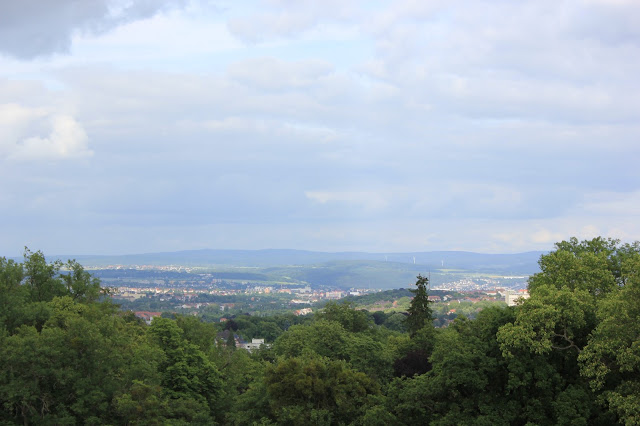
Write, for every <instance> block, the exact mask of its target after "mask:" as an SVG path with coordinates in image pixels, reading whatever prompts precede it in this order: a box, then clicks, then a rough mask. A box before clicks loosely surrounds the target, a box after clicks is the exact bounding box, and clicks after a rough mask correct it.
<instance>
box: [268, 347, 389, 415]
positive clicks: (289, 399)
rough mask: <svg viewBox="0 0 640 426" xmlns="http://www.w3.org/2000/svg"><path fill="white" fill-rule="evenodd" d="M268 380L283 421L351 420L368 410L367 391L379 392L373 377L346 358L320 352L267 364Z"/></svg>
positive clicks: (275, 409)
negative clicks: (325, 355) (348, 363)
mask: <svg viewBox="0 0 640 426" xmlns="http://www.w3.org/2000/svg"><path fill="white" fill-rule="evenodd" d="M265 384H266V387H267V393H268V395H269V399H270V406H271V410H272V413H273V416H274V417H275V420H277V421H278V423H280V424H295V425H299V424H325V425H331V424H349V423H352V422H353V421H355V420H356V419H357V418H358V417H359V416H361V415H362V414H363V413H364V412H365V411H366V407H367V401H368V399H367V397H368V395H375V394H377V393H379V392H380V390H379V388H378V387H377V386H376V383H375V382H374V381H373V380H372V379H371V378H369V377H368V376H367V375H365V374H364V373H360V372H356V371H354V370H352V369H350V368H349V367H348V365H347V364H346V363H345V362H344V361H333V360H329V359H327V358H323V357H317V356H314V357H310V358H307V357H302V358H298V357H296V358H289V359H286V360H283V361H281V362H279V363H278V364H276V365H274V366H271V367H269V368H267V370H266V372H265Z"/></svg>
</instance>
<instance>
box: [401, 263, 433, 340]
mask: <svg viewBox="0 0 640 426" xmlns="http://www.w3.org/2000/svg"><path fill="white" fill-rule="evenodd" d="M417 278H418V279H417V281H416V289H415V290H411V292H412V293H413V294H414V296H413V300H411V305H410V306H409V309H408V312H409V316H408V317H407V319H406V320H405V324H406V326H407V329H408V330H409V334H410V335H411V336H412V337H413V336H415V334H416V333H417V332H418V330H420V329H421V328H422V327H424V326H425V325H428V324H431V321H432V320H433V312H432V311H431V307H430V306H429V304H430V303H431V302H429V293H428V291H427V286H428V285H429V278H427V277H423V276H422V275H418V277H417Z"/></svg>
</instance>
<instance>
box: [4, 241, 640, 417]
mask: <svg viewBox="0 0 640 426" xmlns="http://www.w3.org/2000/svg"><path fill="white" fill-rule="evenodd" d="M540 266H541V272H540V273H538V274H536V275H534V276H532V277H531V279H530V281H529V290H530V294H531V297H530V298H529V299H528V300H526V301H524V302H522V303H521V304H520V305H518V306H515V307H509V308H507V307H500V308H498V307H485V308H484V309H483V310H481V311H480V312H479V313H478V314H477V317H476V318H475V319H467V318H465V316H464V315H460V316H458V318H457V319H456V320H455V321H453V322H452V323H451V324H450V325H449V326H448V327H447V328H444V329H435V328H434V327H433V325H432V322H431V318H432V317H431V315H432V313H431V307H430V305H429V302H428V295H427V291H426V290H427V280H426V279H425V278H424V277H421V276H418V282H417V289H416V290H413V292H414V298H413V300H412V301H410V302H409V301H408V300H407V304H406V305H407V308H408V310H409V316H408V318H407V320H406V321H403V319H404V318H405V316H404V315H402V314H399V313H393V314H387V313H376V314H373V315H369V314H367V313H366V312H362V311H358V310H356V309H354V306H353V305H352V304H350V303H329V304H327V306H326V307H325V310H324V312H322V313H321V314H318V315H316V316H315V318H298V317H293V316H290V315H276V316H272V317H257V316H248V315H237V316H236V317H235V318H234V319H233V320H232V321H229V322H228V323H227V324H226V326H227V327H229V328H233V329H237V332H238V333H239V334H241V335H242V336H244V337H248V338H251V337H262V338H267V340H268V341H273V345H272V348H271V349H260V350H258V351H257V352H255V353H249V352H247V351H244V350H241V349H236V350H232V349H231V348H230V347H228V346H225V345H223V344H218V345H216V344H215V343H214V342H215V337H216V335H217V332H218V331H220V327H221V326H220V325H219V324H211V323H205V322H202V321H201V320H199V319H197V318H194V317H191V316H180V315H177V316H174V317H172V318H171V319H169V318H156V319H154V321H153V322H152V325H151V326H147V325H146V324H145V323H144V322H143V321H141V320H140V319H138V318H136V317H135V316H134V315H133V314H132V313H131V312H122V311H119V310H118V308H117V307H116V306H115V305H113V304H111V303H110V302H107V301H103V299H102V295H103V294H105V290H104V289H102V288H101V286H100V283H99V281H98V280H96V279H95V278H93V277H92V276H91V275H90V274H88V273H87V272H86V271H84V269H83V268H82V266H80V265H79V264H77V263H76V262H74V261H70V262H67V263H66V264H63V263H61V262H53V263H47V262H46V260H45V258H44V256H43V255H42V253H40V252H35V253H32V252H30V251H28V250H26V251H25V261H24V263H17V262H13V261H10V260H9V261H8V260H6V259H4V258H0V424H18V423H22V424H45V425H46V424H55V425H58V424H61V425H62V424H128V425H164V424H172V425H186V424H201V425H209V424H229V425H247V424H249V425H251V424H255V425H275V424H290V425H298V424H317V425H346V424H352V425H378V424H379V425H382V424H385V425H387V424H388V425H403V424H430V425H451V424H478V425H509V424H522V425H526V424H537V425H592V424H594V425H598V424H601V425H605V424H606V425H614V424H627V425H637V424H640V409H639V408H638V407H640V397H639V395H640V340H639V336H640V328H639V327H640V325H639V324H640V322H639V321H638V318H640V246H639V245H638V244H637V243H634V244H631V245H630V244H626V245H621V244H619V242H618V241H615V240H604V239H600V238H597V239H594V240H591V241H583V242H578V241H577V240H575V239H572V240H570V241H568V242H566V241H563V242H561V243H558V244H557V245H556V250H555V251H554V252H551V253H549V254H547V255H544V256H542V257H541V259H540ZM461 306H462V304H461ZM474 315H475V312H474ZM374 321H375V325H374ZM405 327H406V329H405ZM405 330H406V331H405ZM407 331H408V332H407ZM231 335H233V333H231ZM394 376H395V378H394Z"/></svg>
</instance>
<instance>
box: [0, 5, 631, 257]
mask: <svg viewBox="0 0 640 426" xmlns="http://www.w3.org/2000/svg"><path fill="white" fill-rule="evenodd" d="M80 5H81V7H80ZM36 11H37V13H36ZM638 17H640V3H638V2H635V1H632V0H615V1H614V0H584V1H575V2H554V1H546V0H543V1H539V0H536V1H533V0H525V1H522V2H503V1H499V0H483V1H479V2H478V1H469V0H460V1H457V0H454V1H446V2H445V1H440V0H436V1H429V2H416V1H411V0H406V1H403V0H400V1H380V2H366V1H349V2H344V1H336V0H327V1H323V2H304V1H288V0H275V1H272V0H264V1H262V0H255V1H246V2H231V1H215V2H214V1H209V0H158V1H153V2H148V1H141V0H127V1H125V0H95V1H91V2H86V3H78V2H77V1H72V0H59V1H56V2H47V1H42V0H31V1H24V2H22V1H20V2H2V3H0V180H1V182H2V185H1V186H0V256H10V257H13V256H19V255H20V254H21V253H22V250H23V247H24V246H28V247H29V248H30V249H32V250H42V251H43V252H44V253H45V254H47V253H50V254H67V253H69V254H78V255H79V254H98V255H99V254H112V255H116V254H130V253H156V252H166V251H179V250H191V249H204V248H210V249H266V248H290V249H303V250H315V251H329V252H338V251H365V252H413V251H439V250H465V251H472V252H478V253H521V252H526V251H534V250H551V249H553V244H554V243H555V242H557V241H561V240H563V239H568V238H570V237H572V236H575V237H577V238H579V239H588V238H592V237H595V236H599V235H600V236H603V237H612V238H617V239H621V240H622V241H624V242H632V241H635V240H640V222H639V221H638V220H637V218H638V216H639V215H640V169H639V168H638V167H637V161H638V159H639V158H640V143H639V142H640V98H639V97H638V96H637V94H638V93H640V79H638V77H637V76H638V75H640V21H639V20H638Z"/></svg>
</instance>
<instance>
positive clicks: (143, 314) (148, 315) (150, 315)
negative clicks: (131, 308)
mask: <svg viewBox="0 0 640 426" xmlns="http://www.w3.org/2000/svg"><path fill="white" fill-rule="evenodd" d="M134 314H135V316H137V317H138V318H140V319H142V320H144V322H146V323H147V325H150V324H151V321H153V319H154V318H157V317H160V316H161V315H162V312H149V311H137V312H134Z"/></svg>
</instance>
